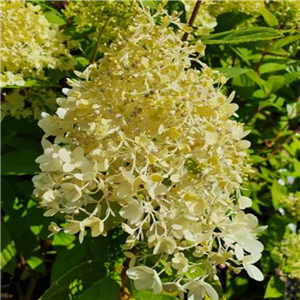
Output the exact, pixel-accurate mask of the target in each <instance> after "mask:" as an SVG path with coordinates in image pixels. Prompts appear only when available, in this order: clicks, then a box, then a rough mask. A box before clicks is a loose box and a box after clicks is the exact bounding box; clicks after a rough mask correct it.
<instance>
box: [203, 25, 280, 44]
mask: <svg viewBox="0 0 300 300" xmlns="http://www.w3.org/2000/svg"><path fill="white" fill-rule="evenodd" d="M282 36H283V35H282V33H281V32H280V31H277V30H275V29H273V28H269V27H251V28H244V29H239V30H229V31H225V32H221V33H213V34H209V35H205V36H202V37H201V40H202V42H203V43H204V44H208V45H209V44H239V43H249V42H256V41H264V40H270V39H277V38H280V37H282Z"/></svg>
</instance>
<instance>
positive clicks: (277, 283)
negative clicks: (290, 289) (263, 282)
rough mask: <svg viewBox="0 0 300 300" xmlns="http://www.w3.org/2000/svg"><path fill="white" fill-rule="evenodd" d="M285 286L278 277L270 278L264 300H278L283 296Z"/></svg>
mask: <svg viewBox="0 0 300 300" xmlns="http://www.w3.org/2000/svg"><path fill="white" fill-rule="evenodd" d="M284 293H285V286H284V282H283V281H281V280H280V279H279V278H278V277H275V276H272V277H271V278H270V280H269V282H268V285H267V289H266V292H265V296H264V299H273V298H280V297H282V296H284Z"/></svg>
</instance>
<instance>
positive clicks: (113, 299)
mask: <svg viewBox="0 0 300 300" xmlns="http://www.w3.org/2000/svg"><path fill="white" fill-rule="evenodd" d="M119 293H120V285H118V284H117V283H116V281H115V280H113V279H112V278H110V277H104V278H102V279H101V280H99V281H97V282H96V283H94V284H93V285H92V286H91V287H89V288H88V289H87V290H86V291H84V292H83V293H82V294H81V295H80V296H79V297H78V298H76V300H91V299H93V300H118V296H119Z"/></svg>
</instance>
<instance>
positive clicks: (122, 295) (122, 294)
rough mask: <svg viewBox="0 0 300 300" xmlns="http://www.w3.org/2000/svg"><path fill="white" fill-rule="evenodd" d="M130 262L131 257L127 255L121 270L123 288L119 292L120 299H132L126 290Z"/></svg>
mask: <svg viewBox="0 0 300 300" xmlns="http://www.w3.org/2000/svg"><path fill="white" fill-rule="evenodd" d="M129 262H130V258H128V257H127V258H126V259H125V261H124V263H123V268H122V272H121V290H120V294H119V300H126V299H130V295H129V294H128V293H127V292H126V281H127V275H126V271H127V270H128V268H129Z"/></svg>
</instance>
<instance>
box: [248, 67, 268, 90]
mask: <svg viewBox="0 0 300 300" xmlns="http://www.w3.org/2000/svg"><path fill="white" fill-rule="evenodd" d="M245 75H246V76H247V77H248V78H250V79H251V80H252V81H253V82H255V83H256V84H257V85H259V86H260V87H261V88H264V87H265V81H264V80H263V79H261V78H260V76H259V75H258V74H257V73H256V72H255V71H254V70H250V71H249V72H248V73H246V74H245Z"/></svg>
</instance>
